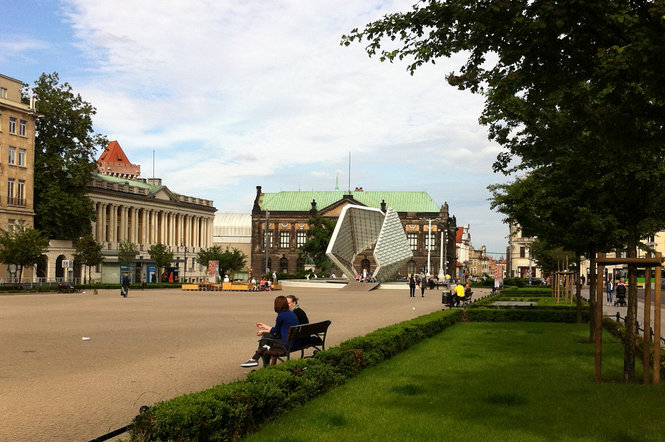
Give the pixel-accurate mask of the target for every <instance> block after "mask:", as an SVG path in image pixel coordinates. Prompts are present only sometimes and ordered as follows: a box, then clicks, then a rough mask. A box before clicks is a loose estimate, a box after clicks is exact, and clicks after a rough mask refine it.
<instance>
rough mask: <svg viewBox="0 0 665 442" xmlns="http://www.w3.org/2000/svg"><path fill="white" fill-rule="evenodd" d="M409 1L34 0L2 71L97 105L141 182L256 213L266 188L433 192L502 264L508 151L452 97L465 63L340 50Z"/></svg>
mask: <svg viewBox="0 0 665 442" xmlns="http://www.w3.org/2000/svg"><path fill="white" fill-rule="evenodd" d="M412 4H413V0H395V1H379V0H338V1H334V2H332V1H328V2H323V1H319V0H310V1H308V2H301V1H295V0H274V1H263V0H243V1H231V0H142V1H140V2H136V1H134V0H132V1H130V0H113V1H110V0H61V1H58V0H31V1H21V2H11V8H9V7H5V8H3V26H2V28H0V73H2V74H4V75H8V76H10V77H13V78H17V79H19V80H21V81H23V82H25V83H29V84H32V83H34V81H35V80H36V79H37V78H38V77H39V75H40V74H41V73H43V72H47V73H50V72H58V74H59V75H60V79H61V81H63V82H65V81H66V82H68V83H70V84H71V85H72V87H73V88H74V90H75V91H76V92H78V93H80V94H81V96H82V97H83V98H84V99H85V100H86V101H88V102H90V103H92V104H93V106H95V107H96V109H97V115H96V116H95V119H94V122H95V130H96V131H97V132H99V133H102V134H105V135H107V136H108V137H109V139H110V140H117V141H118V142H119V143H120V145H121V146H122V148H123V149H124V151H125V152H126V153H127V156H128V157H129V159H130V161H132V162H133V163H135V164H140V165H141V171H142V176H144V177H150V176H153V166H152V165H153V160H152V158H153V151H154V152H155V157H156V161H155V168H154V175H155V176H156V177H160V178H163V180H164V184H165V185H167V186H168V187H169V188H170V189H172V190H173V191H175V192H177V193H181V194H185V195H191V196H196V197H201V198H206V199H210V200H213V201H214V204H215V207H217V209H218V210H219V211H220V212H244V213H247V212H249V211H250V210H251V207H252V203H253V200H254V194H255V191H256V186H257V185H260V186H262V187H263V190H264V191H266V192H277V191H280V190H298V189H301V190H333V189H334V187H335V179H336V178H338V179H339V183H340V184H339V186H340V189H346V188H347V187H348V186H349V163H348V160H349V152H350V153H351V177H350V181H351V187H352V188H355V187H363V188H364V189H365V190H376V191H397V190H407V191H427V192H428V193H429V195H430V196H431V197H432V198H433V199H434V201H435V202H436V203H437V204H438V205H442V204H443V203H444V202H448V204H449V206H450V211H451V213H452V214H453V215H455V216H456V217H457V222H458V225H467V224H469V225H470V226H471V230H470V233H471V238H472V242H473V245H474V246H475V247H477V248H478V247H481V246H482V245H485V246H487V250H488V251H489V252H498V253H504V252H505V247H506V245H507V235H508V228H507V226H506V225H505V224H503V223H502V221H501V219H502V216H501V215H500V214H497V213H494V212H492V211H491V210H490V208H489V202H488V201H487V199H488V198H489V196H490V194H489V192H488V191H487V186H488V185H489V184H493V183H496V182H505V181H506V178H505V177H503V176H502V175H497V174H494V173H492V168H491V165H492V162H493V161H494V159H495V157H496V155H497V153H498V152H500V148H499V147H498V146H497V145H496V144H494V143H491V142H490V141H488V140H487V131H486V128H484V127H481V126H479V125H478V117H479V116H480V112H481V110H482V97H479V96H474V95H472V94H470V93H468V92H461V91H458V90H456V89H454V88H453V87H451V86H449V85H447V83H446V82H445V75H446V74H448V73H450V72H452V71H453V70H456V69H458V68H459V66H460V65H461V60H462V59H461V58H457V59H452V60H440V61H437V64H436V65H428V66H424V67H422V68H421V69H419V70H418V71H417V72H416V74H415V75H414V76H411V75H409V74H408V73H407V71H406V64H405V63H395V64H390V63H381V62H380V61H379V60H378V59H376V58H369V57H368V56H367V55H366V53H365V52H364V50H363V49H364V45H363V44H354V45H351V46H349V47H344V46H340V44H339V42H340V38H341V36H342V35H343V34H345V33H348V32H349V31H351V30H352V29H353V28H356V27H362V26H364V25H365V24H366V23H369V22H370V21H373V20H377V19H379V18H380V17H382V16H383V15H385V14H387V13H391V12H397V11H406V10H407V9H409V8H410V7H411V5H412Z"/></svg>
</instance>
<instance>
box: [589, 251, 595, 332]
mask: <svg viewBox="0 0 665 442" xmlns="http://www.w3.org/2000/svg"><path fill="white" fill-rule="evenodd" d="M589 311H590V312H591V315H589V342H590V343H592V344H593V343H594V342H596V315H594V314H593V312H595V311H596V251H595V250H589Z"/></svg>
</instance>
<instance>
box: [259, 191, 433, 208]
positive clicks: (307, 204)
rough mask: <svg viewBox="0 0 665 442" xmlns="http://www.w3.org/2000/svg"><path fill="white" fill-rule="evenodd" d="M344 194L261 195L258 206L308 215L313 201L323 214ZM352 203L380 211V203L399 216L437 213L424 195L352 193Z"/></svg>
mask: <svg viewBox="0 0 665 442" xmlns="http://www.w3.org/2000/svg"><path fill="white" fill-rule="evenodd" d="M345 193H347V192H345V191H341V190H339V191H328V192H314V191H311V192H308V191H305V192H300V191H298V192H279V193H264V194H261V198H260V199H259V205H260V206H261V210H273V211H281V210H284V211H286V210H293V211H307V210H310V209H311V208H312V200H316V208H317V210H322V209H324V208H326V207H328V206H330V205H331V204H334V203H336V202H337V201H339V200H341V199H342V198H343V197H344V194H345ZM352 194H353V199H354V200H356V201H358V202H359V203H361V204H363V205H365V206H367V207H374V208H376V209H380V208H381V201H385V202H386V207H392V208H393V209H395V210H396V211H398V212H438V211H439V206H438V205H437V204H436V203H435V202H434V201H432V198H430V196H429V195H428V194H427V192H368V191H363V192H352Z"/></svg>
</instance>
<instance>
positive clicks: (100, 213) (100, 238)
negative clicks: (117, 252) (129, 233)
mask: <svg viewBox="0 0 665 442" xmlns="http://www.w3.org/2000/svg"><path fill="white" fill-rule="evenodd" d="M105 207H106V205H105V204H102V203H97V225H96V226H95V227H96V228H95V241H97V242H98V243H102V242H105V240H106V238H105V237H104V231H105V230H106V229H105V228H104V227H106V213H105V211H104V209H105Z"/></svg>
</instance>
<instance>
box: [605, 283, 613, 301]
mask: <svg viewBox="0 0 665 442" xmlns="http://www.w3.org/2000/svg"><path fill="white" fill-rule="evenodd" d="M605 292H606V293H607V305H612V295H613V294H614V284H613V283H612V280H611V279H608V280H607V284H605Z"/></svg>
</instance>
